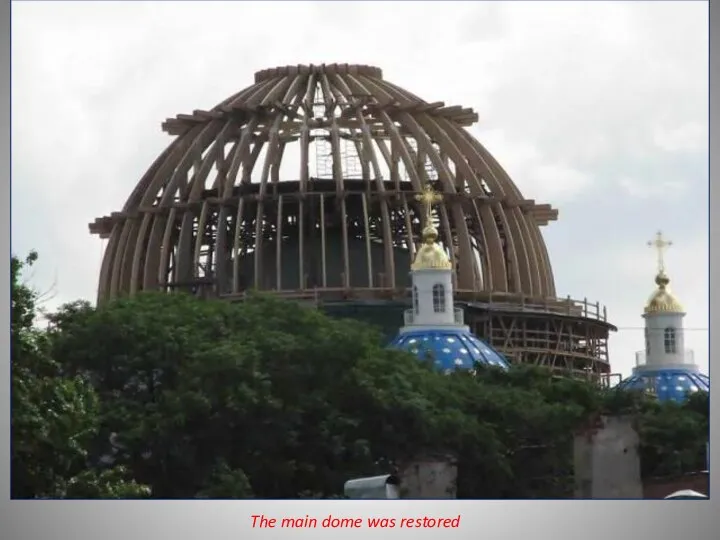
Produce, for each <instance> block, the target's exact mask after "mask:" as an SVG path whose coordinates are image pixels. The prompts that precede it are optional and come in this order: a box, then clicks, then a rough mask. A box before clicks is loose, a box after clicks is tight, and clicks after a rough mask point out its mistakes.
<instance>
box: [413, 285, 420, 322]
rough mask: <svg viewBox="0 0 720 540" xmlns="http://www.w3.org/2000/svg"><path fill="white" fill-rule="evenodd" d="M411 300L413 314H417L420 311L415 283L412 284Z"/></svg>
mask: <svg viewBox="0 0 720 540" xmlns="http://www.w3.org/2000/svg"><path fill="white" fill-rule="evenodd" d="M412 301H413V311H414V312H415V315H418V314H419V313H420V301H419V300H418V290H417V287H416V286H415V285H413V292H412Z"/></svg>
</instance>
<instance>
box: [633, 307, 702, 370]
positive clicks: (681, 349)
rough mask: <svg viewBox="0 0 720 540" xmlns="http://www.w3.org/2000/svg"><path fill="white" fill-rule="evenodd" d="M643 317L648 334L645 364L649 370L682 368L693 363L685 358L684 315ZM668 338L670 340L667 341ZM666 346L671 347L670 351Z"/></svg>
mask: <svg viewBox="0 0 720 540" xmlns="http://www.w3.org/2000/svg"><path fill="white" fill-rule="evenodd" d="M643 317H644V318H645V332H646V350H645V354H646V358H645V362H646V365H647V367H648V368H649V367H672V366H681V365H687V364H689V363H690V362H691V361H692V360H691V359H689V358H688V359H686V356H685V335H684V329H683V318H684V317H685V314H684V313H652V314H646V315H643ZM666 330H670V331H669V332H666ZM671 336H673V337H671ZM666 337H668V338H670V339H668V340H666ZM666 341H667V343H666ZM666 345H669V346H670V347H669V350H668V347H666ZM673 345H674V346H673Z"/></svg>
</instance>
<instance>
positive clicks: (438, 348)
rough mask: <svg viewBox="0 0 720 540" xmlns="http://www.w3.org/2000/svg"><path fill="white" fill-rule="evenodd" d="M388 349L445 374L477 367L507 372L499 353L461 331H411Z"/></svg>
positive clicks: (396, 338) (505, 362) (506, 364)
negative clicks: (408, 353) (431, 364)
mask: <svg viewBox="0 0 720 540" xmlns="http://www.w3.org/2000/svg"><path fill="white" fill-rule="evenodd" d="M390 347H393V348H396V349H401V350H405V351H408V352H411V353H413V354H415V355H416V356H417V357H418V358H420V359H427V360H430V361H432V362H433V363H434V364H435V366H436V367H437V368H438V369H439V370H441V371H444V372H448V371H452V370H455V369H472V368H473V367H475V364H476V363H479V364H482V365H487V366H495V367H499V368H502V369H508V362H507V360H505V358H504V357H503V356H502V355H501V354H500V353H499V352H497V351H496V350H495V349H493V348H492V347H490V346H489V345H488V344H487V343H485V342H484V341H482V340H480V339H478V338H477V337H475V336H474V335H472V334H471V333H470V332H468V331H463V330H462V329H440V328H438V329H422V330H420V329H419V330H410V331H406V332H403V333H401V334H399V335H398V336H396V337H395V339H394V340H393V341H392V342H391V343H390Z"/></svg>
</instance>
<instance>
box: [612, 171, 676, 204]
mask: <svg viewBox="0 0 720 540" xmlns="http://www.w3.org/2000/svg"><path fill="white" fill-rule="evenodd" d="M617 183H618V185H619V186H620V187H621V188H622V189H623V190H624V191H625V193H627V194H628V195H629V196H630V197H634V198H638V199H652V198H671V197H677V196H679V195H680V194H682V193H684V192H685V191H686V189H687V187H688V186H687V184H684V183H683V182H680V181H671V180H668V181H661V180H660V181H658V180H654V181H653V179H649V180H647V181H641V180H638V179H636V178H630V177H628V176H623V177H620V178H618V179H617Z"/></svg>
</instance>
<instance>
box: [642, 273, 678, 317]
mask: <svg viewBox="0 0 720 540" xmlns="http://www.w3.org/2000/svg"><path fill="white" fill-rule="evenodd" d="M655 283H656V284H657V289H656V290H655V292H653V293H652V295H651V296H650V298H649V299H648V302H647V304H646V305H645V314H646V315H651V314H654V313H684V312H685V310H684V309H683V307H682V304H680V302H679V301H678V299H677V298H676V297H675V295H674V294H673V293H672V292H671V291H670V288H669V287H668V284H669V283H670V278H669V277H668V276H667V274H665V272H662V271H661V272H660V273H659V274H658V275H657V276H656V277H655Z"/></svg>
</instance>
